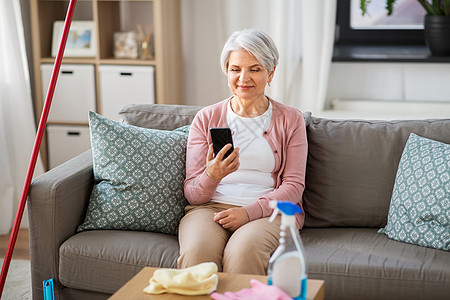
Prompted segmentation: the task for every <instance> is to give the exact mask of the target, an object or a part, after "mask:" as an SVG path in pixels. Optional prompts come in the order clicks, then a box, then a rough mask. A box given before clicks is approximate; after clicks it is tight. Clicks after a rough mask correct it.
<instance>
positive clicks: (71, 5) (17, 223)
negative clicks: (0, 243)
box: [0, 0, 77, 297]
mask: <svg viewBox="0 0 450 300" xmlns="http://www.w3.org/2000/svg"><path fill="white" fill-rule="evenodd" d="M76 3H77V0H70V3H69V7H68V8H67V15H66V20H65V22H64V30H63V34H62V37H61V42H60V44H59V49H58V54H57V55H56V60H55V65H54V67H53V73H52V77H51V80H50V85H49V88H48V91H47V97H46V99H45V103H44V108H43V110H42V115H41V120H40V122H39V127H38V131H37V134H36V139H35V141H34V146H33V152H32V154H31V159H30V164H29V165H28V171H27V175H26V178H25V182H24V185H23V189H22V196H21V197H20V202H19V206H18V208H17V212H16V218H15V219H14V225H13V228H12V230H11V236H10V238H9V243H8V248H7V250H6V256H5V259H4V260H3V266H2V271H1V277H0V297H1V296H2V293H3V288H4V286H5V281H6V275H7V274H8V269H9V265H10V263H11V257H12V254H13V251H14V246H15V245H16V240H17V234H18V232H19V227H20V222H21V221H22V216H23V211H24V209H25V204H26V200H27V196H28V192H29V190H30V185H31V180H32V178H33V173H34V169H35V167H36V161H37V158H38V155H39V149H40V147H41V142H42V137H43V136H44V131H45V126H46V125H47V118H48V114H49V112H50V106H51V104H52V99H53V94H54V93H55V87H56V81H57V80H58V75H59V70H60V68H61V62H62V58H63V54H64V49H65V47H66V42H67V38H68V36H69V29H70V25H71V24H72V18H73V13H74V11H75V5H76Z"/></svg>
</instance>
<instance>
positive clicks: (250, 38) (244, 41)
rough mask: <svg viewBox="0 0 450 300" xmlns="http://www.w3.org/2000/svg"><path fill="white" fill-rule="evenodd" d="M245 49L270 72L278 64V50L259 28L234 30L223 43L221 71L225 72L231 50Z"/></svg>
mask: <svg viewBox="0 0 450 300" xmlns="http://www.w3.org/2000/svg"><path fill="white" fill-rule="evenodd" d="M242 49H243V50H247V51H248V52H250V53H251V54H253V56H255V58H256V59H257V60H258V61H259V63H260V64H261V65H262V66H263V67H264V68H265V69H266V70H267V71H268V72H269V73H270V72H272V70H273V68H275V67H276V66H277V65H278V58H279V55H278V50H277V47H276V46H275V43H274V42H273V40H272V39H271V38H270V36H268V35H267V34H266V33H265V32H264V31H262V30H260V29H244V30H241V31H235V32H234V33H233V34H232V35H231V36H230V37H229V38H228V41H227V42H226V43H225V46H224V47H223V50H222V54H221V55H220V65H221V67H222V71H223V72H224V73H225V74H227V69H228V59H229V57H230V53H231V51H234V50H242Z"/></svg>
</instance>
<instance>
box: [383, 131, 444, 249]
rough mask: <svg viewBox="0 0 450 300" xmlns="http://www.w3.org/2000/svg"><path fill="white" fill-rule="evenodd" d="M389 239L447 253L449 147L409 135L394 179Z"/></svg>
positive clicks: (388, 231)
mask: <svg viewBox="0 0 450 300" xmlns="http://www.w3.org/2000/svg"><path fill="white" fill-rule="evenodd" d="M378 233H382V234H386V235H387V236H388V237H389V238H391V239H394V240H397V241H401V242H406V243H410V244H415V245H419V246H426V247H431V248H436V249H441V250H447V251H449V250H450V145H447V144H444V143H441V142H437V141H433V140H430V139H427V138H423V137H420V136H418V135H416V134H414V133H411V135H410V136H409V139H408V141H407V143H406V146H405V149H404V150H403V153H402V157H401V159H400V164H399V166H398V170H397V176H396V178H395V184H394V190H393V193H392V198H391V205H390V207H389V216H388V222H387V225H386V227H384V228H381V229H380V230H379V231H378Z"/></svg>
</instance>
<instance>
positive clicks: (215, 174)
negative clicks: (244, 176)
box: [206, 144, 239, 181]
mask: <svg viewBox="0 0 450 300" xmlns="http://www.w3.org/2000/svg"><path fill="white" fill-rule="evenodd" d="M230 148H231V144H227V145H225V146H224V147H223V148H222V149H221V150H220V151H219V152H218V153H217V155H216V157H214V149H213V145H212V144H210V145H209V149H208V154H207V156H206V175H208V177H210V178H212V179H214V180H219V181H220V180H222V178H224V177H225V176H227V175H228V174H230V173H233V172H234V171H236V170H237V169H238V168H239V148H235V149H234V150H233V152H231V154H230V155H228V157H227V158H225V159H224V158H223V157H224V155H225V153H227V151H228V150H229V149H230Z"/></svg>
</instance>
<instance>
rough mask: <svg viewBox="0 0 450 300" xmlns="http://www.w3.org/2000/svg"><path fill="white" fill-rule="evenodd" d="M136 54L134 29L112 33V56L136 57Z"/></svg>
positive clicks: (136, 41)
mask: <svg viewBox="0 0 450 300" xmlns="http://www.w3.org/2000/svg"><path fill="white" fill-rule="evenodd" d="M138 55H139V43H138V36H137V33H136V32H135V31H129V32H115V33H114V58H119V59H120V58H131V59H136V58H138Z"/></svg>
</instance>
